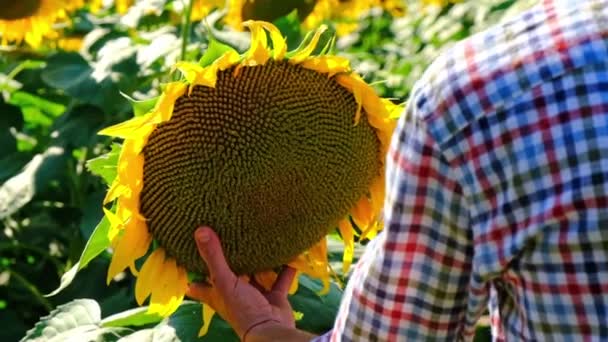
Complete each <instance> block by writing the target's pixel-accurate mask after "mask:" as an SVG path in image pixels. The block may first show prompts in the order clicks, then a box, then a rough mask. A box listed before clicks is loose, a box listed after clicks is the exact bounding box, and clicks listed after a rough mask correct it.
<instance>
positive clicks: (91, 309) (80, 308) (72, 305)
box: [21, 299, 101, 341]
mask: <svg viewBox="0 0 608 342" xmlns="http://www.w3.org/2000/svg"><path fill="white" fill-rule="evenodd" d="M100 320H101V310H100V309H99V305H98V304H97V302H96V301H94V300H91V299H76V300H74V301H72V302H69V303H67V304H64V305H59V306H58V307H57V308H56V309H55V310H53V311H52V312H51V313H50V314H49V315H48V316H45V317H42V318H41V320H40V321H39V322H38V323H36V325H35V326H34V328H32V329H31V330H29V331H28V332H27V334H26V335H25V337H24V338H23V339H22V340H21V341H43V340H47V341H48V340H51V339H55V340H57V341H59V340H60V337H63V338H67V337H68V336H69V335H70V332H72V333H74V332H75V329H78V328H84V327H86V328H88V329H97V323H99V321H100ZM78 332H79V333H80V332H82V331H81V329H78Z"/></svg>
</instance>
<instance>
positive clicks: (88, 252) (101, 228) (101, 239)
mask: <svg viewBox="0 0 608 342" xmlns="http://www.w3.org/2000/svg"><path fill="white" fill-rule="evenodd" d="M109 230H110V222H109V221H108V219H107V217H105V216H104V217H103V218H102V219H101V221H100V222H99V224H98V225H97V227H95V231H93V234H91V237H90V238H89V241H87V245H86V246H85V247H84V251H82V254H81V255H80V260H78V262H77V263H76V264H74V266H72V268H70V270H69V271H67V272H66V273H64V274H63V275H62V276H61V281H60V283H59V287H57V289H55V290H54V291H53V292H51V293H49V294H47V295H46V297H51V296H54V295H56V294H58V293H59V292H61V291H62V290H63V289H65V288H66V287H68V285H70V284H71V283H72V281H73V280H74V277H76V273H78V271H80V270H81V269H83V268H85V267H86V266H87V265H88V264H89V262H91V260H93V258H95V257H96V256H98V255H99V254H101V253H102V252H103V251H105V250H106V249H107V248H108V247H110V239H108V231H109Z"/></svg>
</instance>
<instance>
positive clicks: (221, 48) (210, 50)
mask: <svg viewBox="0 0 608 342" xmlns="http://www.w3.org/2000/svg"><path fill="white" fill-rule="evenodd" d="M209 37H210V39H209V45H208V46H207V50H206V51H205V54H203V57H201V59H200V60H199V61H198V64H200V65H201V66H202V67H206V66H208V65H210V64H211V63H213V62H214V61H215V60H216V59H218V58H220V57H221V56H222V55H223V54H224V53H226V52H228V51H235V52H236V50H234V49H233V48H232V47H231V46H228V45H226V44H223V43H220V42H219V41H218V40H217V39H215V38H213V36H212V35H210V36H209Z"/></svg>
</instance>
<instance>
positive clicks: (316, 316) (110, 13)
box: [0, 0, 531, 341]
mask: <svg viewBox="0 0 608 342" xmlns="http://www.w3.org/2000/svg"><path fill="white" fill-rule="evenodd" d="M175 1H177V0H175ZM173 2H174V1H171V0H166V1H163V0H161V1H153V2H149V1H148V2H137V4H136V5H134V6H133V7H132V8H131V9H129V11H128V12H127V13H126V14H124V15H122V16H121V15H118V14H117V13H115V12H114V10H115V9H114V8H113V7H111V8H106V9H104V10H102V11H100V12H97V13H90V11H89V10H88V9H86V8H85V9H81V10H80V11H77V12H76V13H75V14H73V18H72V23H73V26H71V27H68V28H66V29H65V32H64V33H65V34H70V35H80V36H82V37H83V39H84V40H83V44H82V46H81V48H80V50H79V51H78V52H69V51H62V50H61V49H57V48H56V47H55V45H53V44H52V41H49V42H47V43H48V44H47V45H44V46H43V47H41V48H40V49H37V50H33V49H31V48H28V47H26V46H14V47H10V48H6V49H5V48H4V47H2V49H3V50H2V53H0V93H1V94H2V96H1V97H0V116H1V117H0V220H2V225H3V227H2V228H3V229H1V230H0V322H2V327H3V329H0V340H2V341H14V340H19V339H21V338H23V339H24V340H26V341H30V340H35V341H43V340H45V341H46V340H54V341H61V340H66V339H73V340H87V339H94V340H108V341H113V340H118V339H120V338H123V337H125V338H127V339H131V340H139V339H154V340H175V339H179V340H183V341H190V340H192V341H196V340H204V341H226V340H236V339H237V337H236V336H235V335H234V332H232V330H231V329H230V327H229V326H228V325H227V324H226V323H225V322H224V321H222V320H221V319H220V318H218V317H216V318H214V320H213V322H212V327H211V330H210V331H209V334H208V335H207V336H206V337H205V338H201V339H199V338H198V337H197V336H196V335H197V332H198V330H199V329H200V326H201V323H202V322H201V306H200V304H199V303H195V302H190V301H186V302H184V303H183V304H182V306H180V308H179V309H178V310H177V311H176V312H175V313H174V314H173V315H172V316H171V317H168V318H166V319H161V318H160V317H157V316H154V315H151V314H148V313H146V308H137V305H136V303H135V301H134V296H133V278H132V277H130V276H127V277H122V278H121V277H117V278H116V279H115V281H113V282H112V283H111V284H110V285H109V286H108V285H106V282H105V278H106V272H107V268H108V265H109V260H110V258H109V256H110V255H111V250H110V249H109V246H110V243H109V240H108V237H107V233H108V230H109V224H108V222H107V220H106V219H105V218H103V213H102V201H103V198H104V195H105V192H106V191H107V188H108V186H109V185H110V184H111V183H112V181H113V179H114V178H115V177H116V162H117V159H118V154H119V151H120V145H118V144H116V143H112V142H111V140H110V139H108V138H106V137H103V136H99V135H97V132H98V131H99V130H100V129H101V128H103V127H107V126H109V125H112V124H115V123H117V122H120V121H123V120H125V119H127V118H129V117H131V116H133V115H135V116H138V115H143V114H144V113H146V112H148V111H149V110H151V109H152V108H153V107H154V105H155V104H156V101H157V99H158V95H159V94H160V90H161V88H162V85H163V84H164V83H166V82H168V81H171V80H174V79H175V77H176V76H175V75H173V74H171V67H172V65H173V64H174V63H175V62H176V61H178V60H180V59H187V60H190V61H197V60H198V61H200V63H201V65H207V64H209V63H210V61H212V60H214V59H215V58H216V57H217V56H219V55H220V54H221V53H223V52H224V51H227V50H228V49H235V50H237V51H239V52H243V51H244V50H245V49H246V48H247V47H248V45H249V35H248V34H247V33H244V32H238V31H234V30H233V29H230V28H228V27H226V26H224V25H223V22H222V20H221V19H222V13H221V12H220V11H215V12H212V13H211V14H210V15H209V16H208V17H207V18H206V20H205V21H204V22H195V23H192V24H193V25H192V26H190V28H189V29H188V30H187V31H184V30H183V28H182V25H181V23H180V22H181V20H180V18H179V15H178V14H175V13H173V12H172V11H171V10H170V9H171V8H173V5H174V4H173ZM530 2H531V1H529V0H520V1H515V0H482V1H472V0H471V1H462V2H460V3H457V4H451V5H448V6H446V7H444V8H441V9H436V10H430V9H428V8H427V9H423V8H422V7H417V5H416V2H411V1H410V2H409V3H411V4H412V7H411V8H410V9H409V11H408V15H407V16H405V17H404V18H392V17H391V16H390V15H389V14H388V13H386V12H382V11H377V10H374V11H370V12H369V13H366V14H364V15H363V16H362V17H361V18H360V27H359V29H358V30H356V31H355V32H352V33H351V34H349V35H348V36H345V37H340V38H339V39H336V40H335V44H334V41H332V37H333V32H335V31H334V27H333V24H334V23H333V22H331V21H330V22H327V24H328V25H329V30H328V33H326V34H324V35H323V36H322V38H321V42H320V44H319V46H320V47H319V49H322V48H323V47H324V46H328V47H331V48H332V53H338V54H341V55H343V56H346V57H348V58H349V59H350V60H351V62H352V65H353V67H355V68H356V70H357V71H358V72H359V73H360V74H362V75H363V76H364V78H365V79H366V81H368V82H371V83H373V85H374V87H375V88H376V89H377V90H378V92H379V93H380V95H382V96H384V97H390V98H392V99H393V100H394V101H395V102H404V101H406V99H407V96H408V94H409V92H410V89H411V87H412V85H413V83H414V82H415V81H416V80H417V79H418V78H419V77H420V75H421V73H422V72H423V71H424V69H425V68H426V66H427V65H428V64H429V63H430V62H431V61H432V60H433V59H434V57H435V56H436V55H437V54H438V53H439V51H441V50H442V49H444V48H446V47H448V46H450V45H451V44H453V42H455V41H457V40H460V39H462V38H465V37H467V36H469V35H471V34H473V33H475V32H478V31H479V30H481V29H483V28H485V27H487V26H488V25H491V24H493V23H495V22H497V21H499V20H501V19H502V18H504V17H505V16H509V15H511V14H512V13H515V12H516V11H519V10H521V8H524V7H526V6H528V5H529V3H530ZM144 3H145V4H144ZM274 23H275V24H276V25H277V27H278V28H279V29H280V30H281V32H282V33H283V34H284V35H285V36H286V37H287V44H288V47H289V49H294V48H296V47H297V46H298V44H299V42H300V41H301V40H302V38H303V37H304V35H305V33H306V32H303V30H302V28H301V23H300V20H299V19H298V15H297V13H295V12H293V13H291V14H289V15H287V16H284V17H281V18H279V19H277V20H276V21H275V22H274ZM182 36H185V37H189V42H188V43H187V44H185V45H184V47H185V51H184V53H183V54H182V53H181V49H182V41H181V38H180V37H182ZM211 36H212V37H213V39H211ZM330 42H331V44H330ZM319 51H320V50H319ZM331 239H332V238H330V240H331ZM359 252H360V251H357V255H358V253H359ZM340 260H341V254H340V253H336V252H332V254H331V261H332V266H333V268H334V269H335V270H341V265H340ZM76 275H77V276H76ZM343 276H346V275H341V279H342V277H343ZM300 284H301V285H300V287H299V289H298V292H297V293H296V294H295V295H293V296H291V297H290V301H291V303H292V305H293V307H294V310H296V311H298V312H300V313H302V314H303V316H302V319H301V320H299V321H298V323H297V324H298V326H299V327H300V328H302V329H305V330H308V331H312V332H316V333H322V332H324V331H326V330H327V329H329V328H331V326H332V323H333V319H334V317H335V314H336V312H337V308H338V305H339V302H340V297H341V291H340V290H339V289H338V287H337V286H336V284H332V286H331V290H330V292H329V294H328V295H327V296H319V295H318V292H319V291H320V289H321V285H320V284H319V283H318V282H316V281H313V280H312V279H309V278H306V277H301V279H300ZM45 293H49V294H51V295H52V296H45V295H44V294H45ZM81 298H91V299H81ZM41 317H42V318H41ZM36 322H37V323H36ZM32 327H33V328H32ZM28 329H29V331H28ZM26 331H27V333H26ZM483 334H487V329H486V330H481V333H480V334H479V336H486V335H483ZM24 336H25V337H24ZM480 338H481V337H480Z"/></svg>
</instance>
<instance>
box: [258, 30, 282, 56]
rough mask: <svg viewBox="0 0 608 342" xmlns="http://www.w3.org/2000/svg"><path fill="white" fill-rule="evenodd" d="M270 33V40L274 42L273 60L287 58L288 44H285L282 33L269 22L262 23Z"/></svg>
mask: <svg viewBox="0 0 608 342" xmlns="http://www.w3.org/2000/svg"><path fill="white" fill-rule="evenodd" d="M260 24H261V25H262V26H263V27H264V28H265V29H266V30H267V31H268V32H269V33H270V40H271V41H272V49H273V51H274V52H273V58H274V60H275V61H278V60H281V59H283V58H284V57H285V53H287V44H286V43H285V38H284V37H283V35H282V34H281V31H279V29H277V28H276V26H274V25H272V24H271V23H268V22H261V23H260Z"/></svg>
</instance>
